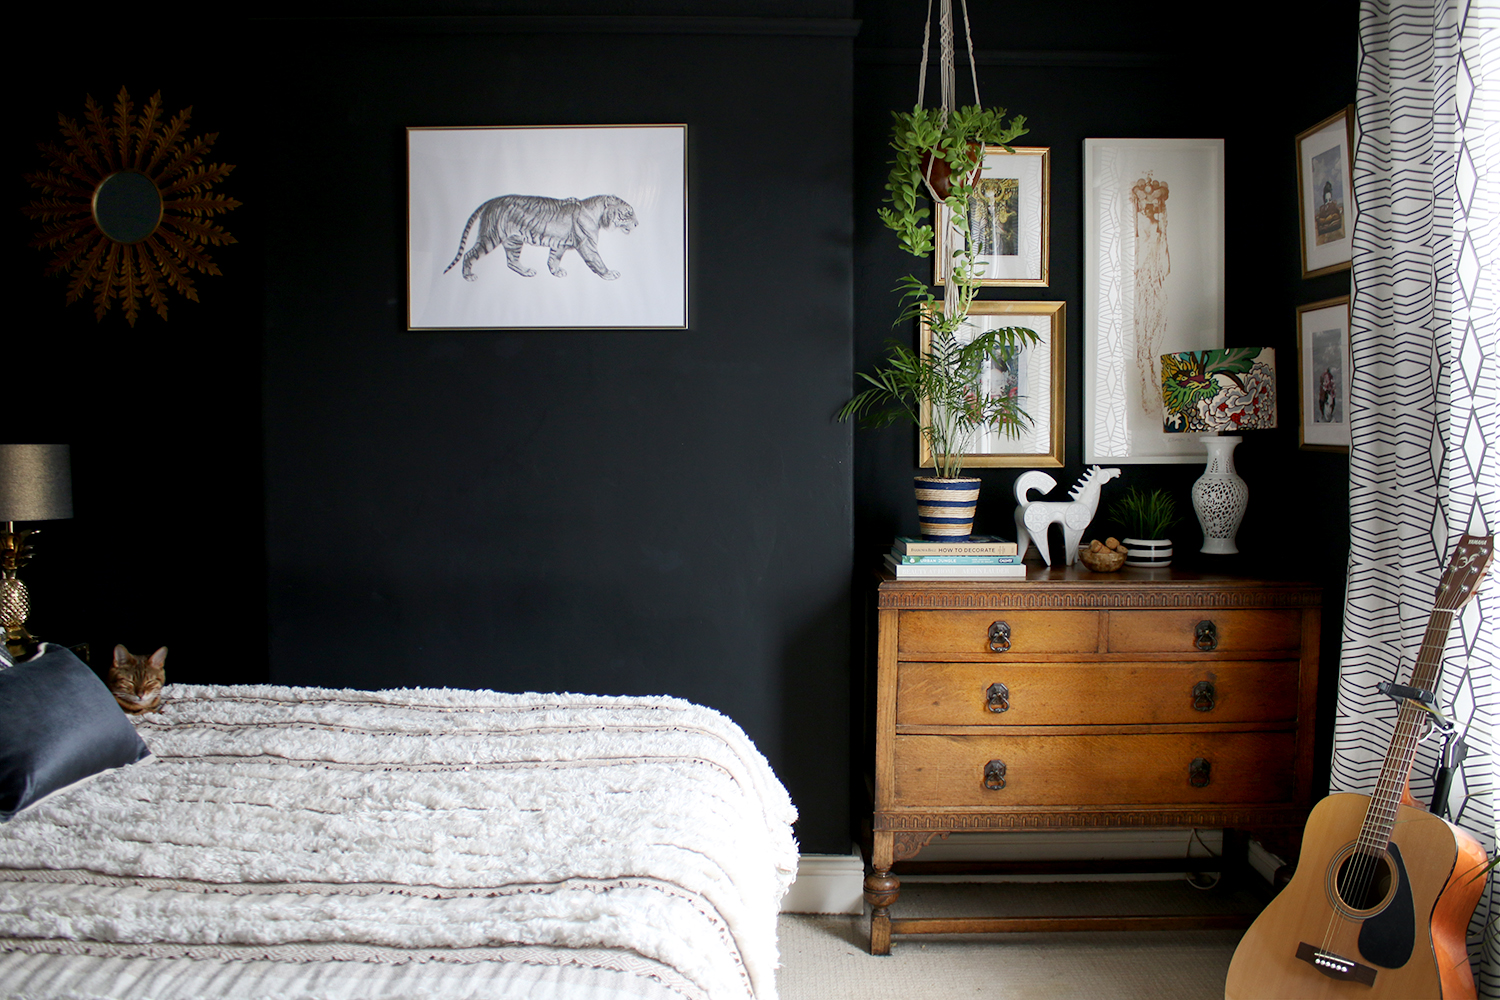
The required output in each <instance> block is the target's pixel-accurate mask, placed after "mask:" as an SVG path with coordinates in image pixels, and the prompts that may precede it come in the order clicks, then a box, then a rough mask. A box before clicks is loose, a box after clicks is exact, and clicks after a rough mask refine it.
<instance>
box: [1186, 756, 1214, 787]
mask: <svg viewBox="0 0 1500 1000" xmlns="http://www.w3.org/2000/svg"><path fill="white" fill-rule="evenodd" d="M1212 780H1213V765H1212V764H1211V763H1209V762H1208V760H1207V758H1204V757H1194V758H1193V761H1192V763H1191V764H1189V765H1188V784H1190V785H1192V786H1193V787H1194V788H1205V787H1207V785H1208V783H1209V782H1210V781H1212Z"/></svg>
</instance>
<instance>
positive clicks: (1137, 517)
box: [1109, 486, 1182, 568]
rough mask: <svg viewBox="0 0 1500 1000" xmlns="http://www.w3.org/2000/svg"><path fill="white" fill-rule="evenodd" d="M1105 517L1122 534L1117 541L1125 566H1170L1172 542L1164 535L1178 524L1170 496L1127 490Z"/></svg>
mask: <svg viewBox="0 0 1500 1000" xmlns="http://www.w3.org/2000/svg"><path fill="white" fill-rule="evenodd" d="M1109 517H1110V520H1111V521H1113V522H1114V523H1116V524H1118V525H1119V526H1120V528H1121V530H1122V532H1123V535H1124V537H1122V538H1121V539H1120V540H1121V541H1122V542H1124V543H1125V565H1126V566H1144V567H1147V568H1151V567H1159V566H1170V565H1171V564H1172V540H1171V539H1170V538H1168V537H1167V531H1168V530H1169V529H1170V528H1171V527H1172V526H1173V525H1175V524H1176V523H1177V522H1178V521H1180V520H1182V518H1181V516H1180V515H1179V514H1178V513H1177V501H1176V500H1174V499H1172V494H1170V493H1168V492H1167V491H1166V490H1142V489H1138V488H1137V487H1134V486H1131V487H1129V488H1127V489H1126V490H1125V492H1124V493H1122V494H1120V497H1119V499H1117V500H1116V501H1115V502H1114V504H1113V505H1112V506H1111V507H1110V509H1109Z"/></svg>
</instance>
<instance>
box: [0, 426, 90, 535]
mask: <svg viewBox="0 0 1500 1000" xmlns="http://www.w3.org/2000/svg"><path fill="white" fill-rule="evenodd" d="M72 516H73V470H72V464H71V462H70V460H69V457H68V446H67V445H65V444H0V521H56V520H59V519H61V518H65V517H72Z"/></svg>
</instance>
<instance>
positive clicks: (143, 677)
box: [109, 646, 167, 715]
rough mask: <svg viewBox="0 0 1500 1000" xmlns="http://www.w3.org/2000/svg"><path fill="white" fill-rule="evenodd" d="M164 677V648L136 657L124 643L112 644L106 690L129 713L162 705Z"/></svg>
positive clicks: (148, 710) (145, 710)
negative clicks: (119, 644) (113, 649)
mask: <svg viewBox="0 0 1500 1000" xmlns="http://www.w3.org/2000/svg"><path fill="white" fill-rule="evenodd" d="M166 679H167V647H166V646H163V647H162V648H161V649H158V650H157V651H156V652H154V653H152V654H151V655H150V657H145V656H136V655H135V654H133V653H132V652H131V651H130V650H128V649H126V648H125V647H124V646H116V647H115V661H114V663H112V664H110V667H109V690H110V693H111V694H113V695H114V696H115V701H117V702H119V703H120V707H121V708H123V709H124V710H125V711H127V712H130V713H131V714H132V715H134V714H136V713H139V712H153V711H155V710H156V709H157V708H159V707H161V686H162V684H164V683H165V682H166Z"/></svg>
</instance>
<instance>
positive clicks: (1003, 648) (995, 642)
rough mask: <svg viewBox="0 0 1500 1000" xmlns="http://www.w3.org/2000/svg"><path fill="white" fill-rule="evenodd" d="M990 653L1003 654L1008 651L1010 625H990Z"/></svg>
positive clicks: (1000, 623) (995, 623) (1001, 623)
mask: <svg viewBox="0 0 1500 1000" xmlns="http://www.w3.org/2000/svg"><path fill="white" fill-rule="evenodd" d="M989 639H990V652H991V653H1005V652H1009V651H1010V623H1009V622H991V623H990V635H989Z"/></svg>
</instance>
